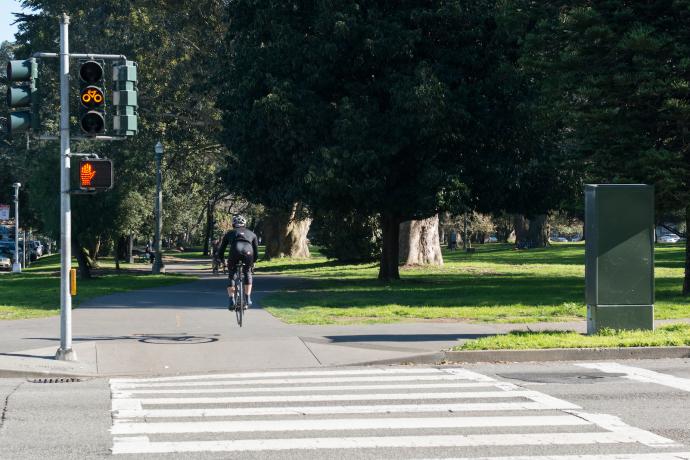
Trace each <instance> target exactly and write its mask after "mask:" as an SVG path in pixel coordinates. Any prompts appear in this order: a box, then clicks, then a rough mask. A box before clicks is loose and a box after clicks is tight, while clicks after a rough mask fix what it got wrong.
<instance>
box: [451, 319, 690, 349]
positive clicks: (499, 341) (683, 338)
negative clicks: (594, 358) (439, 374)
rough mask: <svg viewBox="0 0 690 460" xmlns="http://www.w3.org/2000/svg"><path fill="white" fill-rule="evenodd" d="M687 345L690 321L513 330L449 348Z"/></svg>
mask: <svg viewBox="0 0 690 460" xmlns="http://www.w3.org/2000/svg"><path fill="white" fill-rule="evenodd" d="M683 345H690V324H669V325H666V326H661V327H660V328H658V329H657V330H655V331H613V330H603V331H601V332H600V333H599V334H597V335H582V334H579V333H577V332H572V331H543V332H526V331H513V332H510V333H509V334H506V335H495V336H491V337H482V338H481V339H476V340H469V341H467V342H465V343H463V344H462V345H458V346H456V347H454V348H453V350H460V351H462V350H528V349H536V348H612V347H673V346H683Z"/></svg>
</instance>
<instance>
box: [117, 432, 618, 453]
mask: <svg viewBox="0 0 690 460" xmlns="http://www.w3.org/2000/svg"><path fill="white" fill-rule="evenodd" d="M627 442H630V439H629V438H628V437H627V436H626V435H624V434H620V433H615V432H614V433H521V434H469V435H431V436H429V435H427V436H376V437H334V438H288V439H241V440H219V441H173V442H145V441H143V440H142V439H141V438H138V439H135V440H128V439H127V438H116V439H115V441H114V444H113V449H112V452H113V453H114V454H143V453H172V452H239V451H273V450H304V449H371V448H424V447H484V446H549V445H554V446H556V445H576V444H580V445H592V444H618V443H627Z"/></svg>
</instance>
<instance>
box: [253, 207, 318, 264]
mask: <svg viewBox="0 0 690 460" xmlns="http://www.w3.org/2000/svg"><path fill="white" fill-rule="evenodd" d="M310 225H311V219H310V218H306V217H305V212H304V208H303V207H302V205H300V204H298V203H296V204H295V205H293V206H292V209H291V210H289V211H283V210H275V209H274V210H271V211H269V213H268V214H267V216H266V219H265V220H264V235H263V236H264V243H265V244H266V253H265V257H266V259H273V258H276V257H290V258H307V257H309V255H310V254H309V244H308V241H307V232H308V231H309V226H310Z"/></svg>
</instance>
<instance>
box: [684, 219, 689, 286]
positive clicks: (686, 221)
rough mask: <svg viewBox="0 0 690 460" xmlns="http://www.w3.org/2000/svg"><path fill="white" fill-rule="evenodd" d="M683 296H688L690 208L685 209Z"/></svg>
mask: <svg viewBox="0 0 690 460" xmlns="http://www.w3.org/2000/svg"><path fill="white" fill-rule="evenodd" d="M683 295H690V206H688V207H686V208H685V276H684V277H683Z"/></svg>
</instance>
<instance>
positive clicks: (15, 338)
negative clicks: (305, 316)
mask: <svg viewBox="0 0 690 460" xmlns="http://www.w3.org/2000/svg"><path fill="white" fill-rule="evenodd" d="M169 270H170V271H173V270H177V271H184V270H186V268H185V266H183V265H178V266H177V267H169ZM196 273H197V274H199V275H200V279H199V280H197V281H193V282H189V283H183V284H179V285H175V286H168V287H161V288H154V289H146V290H139V291H132V292H126V293H118V294H112V295H108V296H104V297H100V298H97V299H92V300H90V301H88V302H84V303H83V304H82V305H81V306H80V307H79V308H77V309H75V310H74V311H73V334H74V344H75V345H74V347H75V350H76V351H77V354H78V357H79V362H78V363H76V364H72V363H61V362H56V361H54V360H52V359H51V358H52V356H53V354H54V353H55V350H56V348H57V346H58V344H59V317H54V318H46V319H38V320H17V321H4V322H0V373H1V372H2V370H3V369H4V370H6V371H7V370H8V369H35V370H36V371H37V372H45V371H49V370H58V371H61V372H69V371H73V372H77V373H90V374H98V375H138V374H146V375H151V374H178V373H192V372H221V371H226V370H235V369H288V368H302V367H313V366H321V365H347V364H358V363H366V362H373V361H383V360H401V359H404V358H406V357H410V356H415V355H420V354H425V353H434V352H438V351H439V350H441V349H443V348H448V347H450V346H452V345H454V344H455V343H457V340H458V339H471V338H474V337H477V336H481V335H487V334H495V333H501V332H506V331H508V330H511V329H515V328H517V327H519V325H515V324H508V325H496V324H470V323H458V322H445V323H444V322H438V323H434V322H420V323H408V322H406V323H394V324H375V325H348V326H305V325H289V324H285V323H283V322H282V321H280V320H278V319H276V318H275V317H273V316H272V315H271V314H269V313H268V312H266V311H264V310H263V309H262V308H261V302H262V299H263V297H264V296H265V295H266V294H268V293H270V292H273V291H276V290H281V289H286V288H290V286H297V285H298V284H299V282H300V281H301V280H300V279H297V278H289V277H282V276H266V275H260V276H256V282H255V286H256V289H255V292H254V295H253V296H252V297H253V300H254V302H255V307H254V308H252V309H250V310H249V311H248V312H247V315H246V317H245V324H244V327H241V328H240V327H238V325H237V323H236V320H235V315H234V312H230V311H228V310H227V308H226V306H227V294H226V293H225V286H226V284H227V283H226V280H225V279H224V278H223V277H214V276H212V275H210V274H208V273H207V272H206V271H199V270H197V271H196ZM555 326H557V325H555V324H548V325H545V327H550V328H553V327H555ZM558 326H560V327H568V328H570V329H583V328H584V323H581V324H580V323H569V324H559V325H558ZM534 327H535V326H534V325H530V328H533V329H534Z"/></svg>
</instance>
